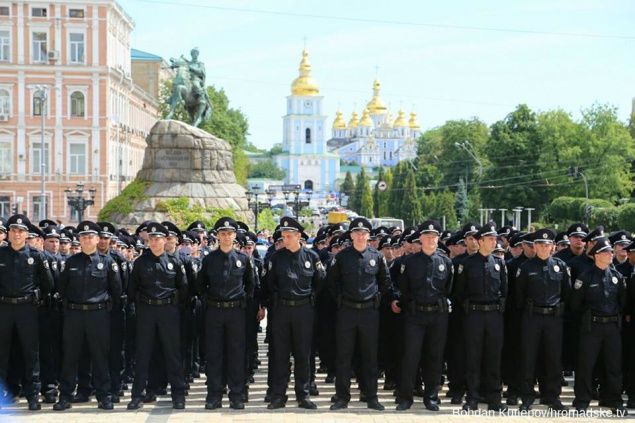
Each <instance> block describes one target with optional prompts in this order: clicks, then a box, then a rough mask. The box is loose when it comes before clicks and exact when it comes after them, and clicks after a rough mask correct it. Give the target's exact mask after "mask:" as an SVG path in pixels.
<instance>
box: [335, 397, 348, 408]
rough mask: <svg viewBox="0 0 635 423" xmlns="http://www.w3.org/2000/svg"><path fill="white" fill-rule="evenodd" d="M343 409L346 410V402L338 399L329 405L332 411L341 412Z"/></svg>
mask: <svg viewBox="0 0 635 423" xmlns="http://www.w3.org/2000/svg"><path fill="white" fill-rule="evenodd" d="M345 408H348V402H347V401H344V400H340V399H338V400H337V401H335V402H334V403H333V404H331V410H332V411H337V410H343V409H345Z"/></svg>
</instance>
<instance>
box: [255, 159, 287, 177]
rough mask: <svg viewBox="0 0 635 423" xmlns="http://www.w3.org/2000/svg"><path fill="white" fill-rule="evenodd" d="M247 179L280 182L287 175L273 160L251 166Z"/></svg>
mask: <svg viewBox="0 0 635 423" xmlns="http://www.w3.org/2000/svg"><path fill="white" fill-rule="evenodd" d="M248 177H249V178H262V179H272V180H281V179H285V178H286V177H287V173H286V172H285V171H284V170H283V169H280V168H279V167H278V166H277V165H276V164H275V163H274V161H273V160H265V161H261V162H258V163H256V164H254V165H252V166H251V169H250V170H249V176H248Z"/></svg>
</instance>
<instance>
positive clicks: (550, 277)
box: [509, 228, 571, 411]
mask: <svg viewBox="0 0 635 423" xmlns="http://www.w3.org/2000/svg"><path fill="white" fill-rule="evenodd" d="M555 236H556V233H555V231H553V230H551V229H549V228H545V229H540V230H538V231H536V232H534V233H533V234H532V239H533V242H534V249H535V252H536V256H534V257H533V258H530V259H528V260H526V261H525V262H523V263H522V264H521V265H520V267H519V268H518V269H517V271H516V288H515V293H514V294H515V297H516V304H517V307H518V309H521V310H523V314H522V323H521V334H522V336H521V342H522V366H521V385H520V389H521V399H522V404H521V405H520V411H529V410H530V409H531V406H532V404H533V402H534V401H535V399H536V394H535V392H534V380H535V378H536V362H537V361H539V360H538V355H539V354H541V355H542V357H543V358H544V359H543V360H542V363H543V366H544V375H543V377H541V379H540V382H541V386H540V392H541V394H542V399H543V402H546V403H547V404H548V405H549V408H551V409H552V410H556V411H566V410H567V407H565V406H564V405H563V404H562V402H561V401H560V393H561V391H562V385H561V382H560V378H561V376H562V362H561V357H562V333H563V332H562V331H563V319H562V316H563V314H564V308H565V304H566V302H567V301H568V298H569V293H570V291H571V282H570V279H569V269H568V267H567V265H566V264H565V262H564V261H562V260H561V259H559V258H556V257H552V256H551V249H552V246H553V242H554V239H555ZM515 312H518V310H515ZM509 358H510V359H511V357H509ZM516 365H518V363H516ZM543 380H544V386H543V382H542V381H543ZM545 400H546V401H545Z"/></svg>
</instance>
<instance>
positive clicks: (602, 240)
mask: <svg viewBox="0 0 635 423" xmlns="http://www.w3.org/2000/svg"><path fill="white" fill-rule="evenodd" d="M595 241H596V243H595V245H594V246H593V248H591V251H589V255H591V256H594V255H596V254H597V253H605V252H607V251H613V246H612V245H611V241H609V239H608V238H607V237H604V236H601V237H599V238H597V239H596V240H595Z"/></svg>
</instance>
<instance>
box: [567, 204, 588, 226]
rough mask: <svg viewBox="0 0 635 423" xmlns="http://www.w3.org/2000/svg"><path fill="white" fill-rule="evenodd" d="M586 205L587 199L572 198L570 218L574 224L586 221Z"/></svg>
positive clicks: (569, 211)
mask: <svg viewBox="0 0 635 423" xmlns="http://www.w3.org/2000/svg"><path fill="white" fill-rule="evenodd" d="M585 204H586V199H585V198H572V199H571V202H570V203H569V210H568V213H569V216H570V218H571V220H572V221H574V222H582V221H584V206H585Z"/></svg>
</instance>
